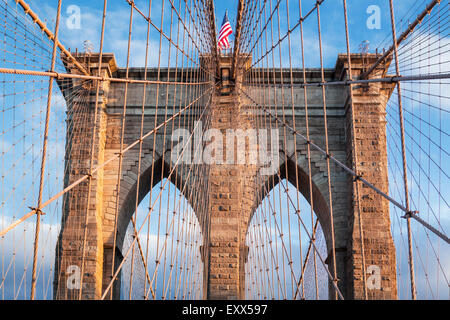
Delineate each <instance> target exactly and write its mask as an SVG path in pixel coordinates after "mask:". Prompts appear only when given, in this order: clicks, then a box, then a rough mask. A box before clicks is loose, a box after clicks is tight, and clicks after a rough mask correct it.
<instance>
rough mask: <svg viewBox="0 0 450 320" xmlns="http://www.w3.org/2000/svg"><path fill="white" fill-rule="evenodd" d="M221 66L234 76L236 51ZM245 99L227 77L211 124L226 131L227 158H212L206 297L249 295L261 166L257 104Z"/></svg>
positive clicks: (240, 296)
mask: <svg viewBox="0 0 450 320" xmlns="http://www.w3.org/2000/svg"><path fill="white" fill-rule="evenodd" d="M228 68H230V69H228ZM227 69H228V70H227ZM220 70H221V74H222V75H226V76H227V77H228V75H229V70H231V57H221V58H220ZM225 80H228V79H225ZM232 80H234V79H232ZM230 83H231V82H230ZM241 99H242V97H240V96H239V95H238V94H237V93H236V91H235V90H234V88H233V87H231V88H230V86H229V84H228V83H226V86H222V87H221V88H220V89H219V90H218V91H217V93H216V95H215V97H214V99H213V104H212V108H211V128H212V129H218V130H220V132H221V134H222V137H223V141H222V142H223V143H222V144H223V149H222V150H223V151H222V153H223V154H222V156H223V161H219V162H220V163H214V164H211V167H210V174H209V196H210V208H209V213H210V223H209V240H208V243H207V246H208V251H207V257H208V262H207V265H206V267H205V272H207V277H206V278H207V284H206V298H207V299H212V300H214V299H244V298H245V262H246V259H247V254H248V248H247V247H246V245H245V237H246V233H247V227H248V223H249V219H250V216H251V214H252V212H253V211H254V210H255V209H256V196H255V181H256V175H257V166H256V163H254V161H253V162H252V161H251V158H252V157H251V156H254V155H255V153H254V152H255V151H256V147H257V145H256V143H257V142H256V141H255V140H254V138H255V135H253V133H255V132H256V131H254V130H253V131H251V130H248V129H254V128H255V127H254V123H253V120H252V118H253V117H252V114H251V110H249V109H247V108H246V107H244V106H243V104H242V103H241Z"/></svg>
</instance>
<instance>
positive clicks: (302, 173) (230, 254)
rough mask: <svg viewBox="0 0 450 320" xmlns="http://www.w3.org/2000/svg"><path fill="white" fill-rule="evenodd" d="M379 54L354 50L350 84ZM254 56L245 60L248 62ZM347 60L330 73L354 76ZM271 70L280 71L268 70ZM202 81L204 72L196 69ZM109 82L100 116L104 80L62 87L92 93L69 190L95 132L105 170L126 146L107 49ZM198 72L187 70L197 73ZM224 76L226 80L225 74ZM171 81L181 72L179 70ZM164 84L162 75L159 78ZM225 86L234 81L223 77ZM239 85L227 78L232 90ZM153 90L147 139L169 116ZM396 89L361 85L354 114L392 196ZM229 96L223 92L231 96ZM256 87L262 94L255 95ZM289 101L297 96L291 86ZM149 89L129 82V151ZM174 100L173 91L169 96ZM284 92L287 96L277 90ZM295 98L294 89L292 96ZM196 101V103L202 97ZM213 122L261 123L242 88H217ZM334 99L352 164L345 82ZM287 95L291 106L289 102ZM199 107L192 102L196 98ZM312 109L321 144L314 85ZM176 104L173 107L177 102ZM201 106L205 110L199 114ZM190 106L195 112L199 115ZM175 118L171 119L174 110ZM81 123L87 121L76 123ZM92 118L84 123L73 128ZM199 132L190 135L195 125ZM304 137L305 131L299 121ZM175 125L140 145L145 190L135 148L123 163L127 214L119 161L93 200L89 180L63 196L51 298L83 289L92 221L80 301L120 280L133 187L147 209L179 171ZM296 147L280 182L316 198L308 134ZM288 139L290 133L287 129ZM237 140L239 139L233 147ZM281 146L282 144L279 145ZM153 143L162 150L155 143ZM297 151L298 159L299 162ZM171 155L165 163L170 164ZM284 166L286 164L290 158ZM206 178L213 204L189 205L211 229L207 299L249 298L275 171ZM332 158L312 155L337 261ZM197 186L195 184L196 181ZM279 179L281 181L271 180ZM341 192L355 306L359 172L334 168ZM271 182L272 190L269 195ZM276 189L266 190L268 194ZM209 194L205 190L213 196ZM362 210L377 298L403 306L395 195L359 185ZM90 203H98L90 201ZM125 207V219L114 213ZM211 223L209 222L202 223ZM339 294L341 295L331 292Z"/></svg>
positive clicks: (339, 209)
mask: <svg viewBox="0 0 450 320" xmlns="http://www.w3.org/2000/svg"><path fill="white" fill-rule="evenodd" d="M75 56H76V57H77V59H78V60H79V61H81V62H83V63H86V64H87V65H88V66H89V70H93V71H92V74H96V70H97V67H98V63H99V59H98V58H99V57H98V54H90V55H89V57H87V56H85V55H80V54H78V55H75ZM377 58H378V55H375V54H364V55H360V54H353V55H352V70H353V72H354V75H353V77H355V76H358V75H359V74H361V73H362V72H363V71H364V68H365V66H368V65H371V64H372V63H373V62H374V61H376V59H377ZM245 59H248V57H245ZM387 67H388V65H384V66H380V67H379V68H378V69H377V70H376V72H374V73H373V77H375V76H385V75H386V72H387ZM66 68H67V70H68V72H73V73H76V68H75V67H74V66H71V65H67V66H66ZM230 69H231V58H227V57H221V58H220V66H219V70H220V75H221V76H224V77H226V76H227V75H229V74H230V72H229V70H230ZM347 70H348V68H347V60H346V56H345V55H339V56H338V58H337V63H336V66H335V68H333V69H326V70H325V78H326V81H336V80H343V79H346V78H347V76H348V75H347ZM271 72H272V71H271ZM274 72H275V79H276V81H279V80H280V78H281V76H282V73H286V74H285V78H289V76H288V72H289V70H284V69H283V70H279V69H277V70H274ZM157 73H158V72H157V70H156V69H149V70H148V72H147V79H148V80H156V79H157ZM167 73H168V70H164V69H161V73H160V74H161V75H164V74H167ZM306 73H307V78H308V81H309V82H320V70H317V69H308V70H306ZM194 74H195V71H194ZM293 74H294V82H295V83H302V70H293ZM101 76H102V77H104V78H105V79H106V81H103V82H102V83H101V90H100V96H99V108H98V115H97V117H98V118H97V119H94V109H95V107H94V106H95V93H96V92H95V82H94V83H91V84H86V82H82V81H81V80H75V79H73V80H66V81H64V82H62V81H61V82H59V85H60V86H61V87H65V88H70V87H72V88H77V87H79V86H84V87H85V88H84V90H86V92H87V93H88V98H89V100H88V102H87V103H86V107H85V108H84V109H83V110H81V111H80V112H76V113H75V112H73V113H70V117H69V118H68V132H67V144H68V145H71V146H74V145H77V148H68V149H67V150H69V151H68V153H70V152H71V151H70V150H77V152H76V154H66V159H67V160H66V161H67V162H68V163H67V166H68V170H67V174H66V177H65V184H66V185H68V184H70V183H71V182H73V181H75V180H77V179H78V178H79V177H80V175H83V174H86V173H88V172H89V159H90V150H89V149H90V147H89V146H90V144H91V141H92V138H93V137H92V136H91V135H90V134H89V133H90V132H91V128H92V126H93V125H94V123H95V120H96V121H97V123H98V124H99V126H98V130H97V132H96V136H95V137H94V141H95V146H96V147H95V149H94V166H98V165H101V164H103V163H104V161H105V160H107V159H109V158H110V157H112V156H114V154H117V153H118V152H119V151H120V150H119V146H120V127H121V125H120V124H121V119H122V112H123V106H124V104H125V103H124V93H125V83H123V82H117V81H114V82H113V81H107V79H108V78H124V77H125V70H124V69H121V68H118V67H117V65H116V62H115V58H114V55H113V54H104V55H103V59H102V66H101ZM189 76H190V75H185V77H189ZM129 78H130V79H136V80H142V79H144V70H143V69H142V68H131V69H130V70H129ZM218 78H220V76H219V77H218ZM240 78H241V77H240V73H239V70H238V71H237V76H236V79H231V80H234V81H235V85H236V86H238V87H239V86H242V87H245V86H246V84H245V83H241V79H240ZM171 79H174V75H173V74H172V75H171ZM161 80H164V78H161ZM223 80H227V79H223ZM231 83H232V82H230V84H231ZM156 86H157V85H156V84H151V85H148V86H147V93H146V94H147V97H148V99H147V100H146V108H145V110H146V112H148V114H147V113H146V118H145V123H144V132H148V131H150V130H151V129H152V128H154V123H155V119H154V118H155V116H156V115H157V114H158V113H159V112H161V110H157V109H155V106H156V102H155V99H157V97H156V92H158V91H157V88H156ZM393 88H394V86H393V85H392V84H387V83H371V84H370V85H367V86H355V87H354V92H353V100H354V101H353V102H354V107H355V119H354V122H353V125H354V126H355V131H356V141H357V144H358V152H359V154H358V158H359V164H358V165H359V166H358V169H359V172H360V174H361V175H363V176H364V177H365V178H366V179H367V180H369V181H371V182H372V183H374V185H376V186H377V187H378V188H379V189H381V190H383V191H384V192H386V193H387V192H388V170H387V151H386V127H385V123H386V122H385V107H386V103H387V101H388V99H389V97H390V95H391V93H392V91H393ZM228 89H229V91H230V93H229V94H227V95H224V94H222V93H224V90H228ZM246 89H248V90H257V89H254V88H246ZM158 90H160V91H159V92H160V93H161V95H165V94H166V92H167V91H165V90H173V89H172V87H171V86H161V88H159V89H158ZM302 90H303V89H301V88H300V86H297V87H295V88H294V96H295V103H294V107H295V117H296V119H295V121H296V123H297V124H303V123H304V122H305V113H304V104H305V101H304V100H303V91H302ZM285 91H286V94H288V93H287V91H288V90H285ZM64 92H65V93H66V100H67V104H68V109H69V110H70V108H71V106H72V104H73V101H74V100H73V99H76V98H73V97H70V94H69V92H70V90H64ZM142 93H143V85H142V84H129V86H128V95H127V100H126V107H127V109H126V123H125V135H124V144H125V146H126V145H129V144H131V143H132V142H134V141H136V140H138V139H139V134H140V133H139V128H140V119H141V101H142ZM168 94H169V95H170V94H176V93H173V92H172V91H169V93H168ZM280 94H281V93H280ZM289 94H290V93H289ZM193 97H194V96H193ZM210 98H211V100H210V105H211V108H208V112H210V115H209V116H210V117H209V119H210V123H209V127H211V128H216V129H219V130H221V131H226V130H227V129H242V130H244V131H245V130H246V129H249V128H252V127H253V126H254V123H252V120H251V119H252V117H251V116H250V114H251V112H252V110H254V106H252V103H251V102H250V100H249V99H247V98H246V97H244V96H243V95H242V94H240V91H239V90H237V89H236V88H233V87H231V88H224V87H223V86H222V87H218V88H217V89H216V90H215V91H214V92H213V94H212V95H211V97H210ZM326 99H327V110H328V122H329V141H330V142H329V143H330V152H331V153H332V154H333V156H334V157H336V158H337V159H338V160H339V161H341V162H343V163H345V164H347V165H348V166H349V167H351V166H352V161H351V159H352V152H353V150H352V148H351V145H352V143H351V136H350V126H351V121H352V120H351V117H350V114H349V97H348V87H347V86H344V85H342V86H327V87H326ZM288 100H289V99H286V101H288ZM187 101H190V99H187ZM278 101H281V98H280V97H279V99H278ZM208 102H209V101H208V99H202V100H201V101H199V102H198V103H199V105H201V104H203V105H205V104H206V103H208ZM308 106H309V110H310V119H309V121H310V128H311V139H312V140H313V141H314V142H315V143H316V144H318V145H324V137H323V111H322V95H321V88H320V87H310V88H308ZM168 109H171V107H169V108H168ZM195 110H199V109H195ZM195 110H194V111H193V112H194V113H195V112H196V111H195ZM169 116H170V115H169ZM77 117H84V118H87V119H88V121H84V122H80V121H78V120H79V119H77ZM77 121H78V122H77ZM287 122H288V123H292V122H293V118H292V115H291V116H287ZM76 123H83V124H84V125H83V126H76V125H74V124H76ZM189 129H192V128H189ZM297 129H298V130H299V131H300V132H301V133H305V128H303V127H301V126H299V125H297ZM170 130H171V128H170V127H169V126H168V127H167V128H165V132H158V134H157V135H156V141H153V138H152V137H150V138H149V139H148V140H145V141H144V142H143V155H142V169H141V175H140V184H139V190H137V183H136V182H137V175H138V171H137V162H138V152H137V151H134V149H132V150H130V151H129V152H127V153H126V154H124V156H123V168H122V176H121V177H120V179H121V186H122V187H121V189H120V194H119V197H118V198H119V203H118V210H117V211H116V198H117V189H116V187H117V186H116V185H117V172H118V163H117V161H116V162H111V163H108V164H106V165H104V166H103V167H102V168H101V169H100V170H98V171H97V172H96V174H95V175H94V176H93V177H92V186H91V192H90V195H91V199H88V191H87V182H86V183H81V184H80V185H79V186H77V187H76V188H75V189H74V190H72V191H71V192H69V193H68V194H67V195H66V198H65V202H64V203H65V206H64V210H63V212H64V214H63V221H62V227H61V233H60V236H59V241H58V245H57V254H56V266H55V283H54V294H55V296H54V297H55V298H56V299H76V298H77V294H78V290H72V289H70V288H67V278H68V275H69V274H68V273H67V268H68V266H70V265H79V264H80V262H81V253H82V248H83V241H82V238H81V236H80V235H81V234H82V233H81V231H80V230H83V221H85V219H86V214H87V215H88V217H87V228H88V229H87V230H88V233H87V245H86V249H85V250H86V251H85V257H86V258H85V267H84V275H83V298H84V299H99V298H100V297H101V295H102V292H103V290H104V289H105V286H106V285H107V284H108V283H109V281H110V279H111V269H112V265H111V264H112V261H113V256H114V261H115V264H116V265H117V264H119V263H120V262H121V260H122V254H123V253H122V244H123V239H124V235H125V231H126V228H127V226H128V224H129V222H130V219H131V217H132V214H133V213H134V208H135V206H136V196H135V195H136V191H138V195H139V197H138V202H140V201H141V200H142V199H143V198H144V197H145V195H146V194H147V193H148V192H149V190H150V189H151V188H152V187H153V186H154V185H156V183H158V181H160V180H161V179H163V178H164V177H166V175H167V172H168V171H169V170H170V168H171V165H173V164H171V163H170V162H169V161H167V159H169V156H167V157H164V156H163V155H165V154H167V153H170V151H171V150H169V147H168V146H170V139H171V132H169V131H170ZM295 138H296V139H297V141H296V143H295V144H294V140H293V139H294V135H289V136H288V143H287V144H288V145H289V146H294V145H296V146H297V150H294V148H287V149H286V150H282V151H283V152H285V153H286V154H282V155H280V158H279V166H278V168H277V169H278V170H279V173H280V175H281V177H283V176H286V172H289V174H288V178H289V179H290V180H291V179H294V180H293V181H290V182H291V183H293V184H294V185H295V179H296V173H297V174H298V175H297V178H298V181H299V189H300V190H299V191H300V192H301V193H302V194H303V195H304V196H305V198H306V199H309V177H308V174H307V172H308V170H307V168H308V162H307V156H306V154H307V152H306V144H305V141H302V140H301V139H300V138H299V137H295ZM280 139H282V135H281V134H280ZM236 145H237V143H236ZM279 145H280V146H282V145H283V144H282V143H281V142H280V144H279ZM153 146H155V148H154V147H153ZM248 147H249V149H251V148H258V145H251V144H250V145H249V146H248ZM295 155H297V159H295V158H294V157H295ZM164 159H165V160H164ZM286 159H287V161H286ZM200 172H201V173H200V174H201V177H196V179H201V181H203V182H204V184H203V185H202V186H203V187H202V188H205V190H196V191H203V193H204V194H206V196H207V199H206V200H205V202H203V203H207V204H208V206H207V207H206V208H202V207H200V206H198V205H197V206H196V205H195V204H194V203H193V204H192V206H193V209H194V211H196V214H197V216H198V218H199V222H200V224H201V225H203V226H204V230H203V236H204V243H203V245H202V246H201V247H200V250H201V252H202V256H203V263H204V270H205V274H204V294H205V298H208V299H242V298H244V292H245V291H244V289H245V288H244V284H245V278H244V277H245V273H244V265H245V262H246V258H247V254H248V248H247V247H246V246H245V236H246V233H247V226H248V225H249V223H250V220H251V218H252V215H253V213H254V212H255V210H256V208H257V207H258V205H259V204H260V203H261V201H262V200H263V198H264V197H265V195H266V194H267V192H268V191H270V189H272V188H273V187H274V184H275V183H274V182H273V181H275V182H276V181H277V178H276V177H273V176H272V177H271V176H267V177H265V178H264V179H265V180H261V177H259V176H258V168H257V167H256V165H249V164H238V165H236V164H220V165H211V166H210V167H209V170H207V171H203V172H202V171H200ZM326 172H327V170H326V160H325V159H324V157H323V155H322V154H320V153H319V152H317V151H314V150H312V185H313V192H314V194H313V199H314V203H315V205H314V208H315V213H316V215H317V216H318V218H319V221H320V223H321V225H322V229H323V231H324V235H325V239H326V241H327V246H328V251H329V255H330V254H331V250H330V248H331V243H330V241H331V237H330V234H331V232H330V230H331V226H330V210H329V199H328V191H327V190H328V183H327V181H328V180H327V179H328V177H327V174H326ZM170 179H171V181H172V182H173V183H174V184H175V185H176V186H177V187H179V186H182V185H186V186H189V187H190V188H191V190H184V191H183V193H185V194H186V193H191V194H192V193H193V192H194V191H195V190H194V189H195V188H196V186H197V187H198V185H199V183H196V184H195V183H193V184H189V183H186V179H194V178H193V177H185V176H178V177H171V178H170ZM197 181H198V180H197ZM271 181H272V182H271ZM331 181H332V197H333V214H334V230H335V241H336V259H337V260H336V264H337V265H336V267H337V273H338V279H339V282H338V285H339V287H340V289H341V291H342V292H343V294H344V296H345V298H346V299H361V298H363V283H362V272H367V271H368V270H362V261H361V255H360V246H359V243H360V242H359V232H358V224H357V220H356V218H355V213H356V207H355V206H356V205H355V195H354V194H355V191H354V190H353V183H352V179H351V177H350V176H349V175H348V174H347V173H346V172H344V171H343V170H342V169H340V168H338V167H337V166H334V165H331ZM262 185H265V186H267V188H265V189H264V190H266V191H261V190H263V188H262ZM267 190H268V191H267ZM206 191H207V192H206ZM360 193H361V199H362V201H361V206H362V207H361V211H362V219H363V221H365V224H364V245H365V253H366V265H367V266H371V265H375V266H377V267H378V268H379V270H380V273H381V279H382V280H381V286H380V288H377V289H373V290H369V292H368V296H369V298H370V299H395V298H396V297H397V289H396V288H397V283H396V262H395V249H394V244H393V240H392V236H391V232H390V219H389V203H388V201H387V200H385V199H384V198H382V197H381V196H379V195H378V194H376V193H375V192H373V191H372V190H371V189H369V188H365V187H364V186H363V187H362V188H361V192H360ZM88 202H89V208H87V204H88ZM116 212H118V216H116ZM205 219H206V220H208V221H205ZM115 220H117V243H116V245H115V247H114V241H113V239H114V221H115ZM329 261H331V259H327V262H328V263H329V268H330V270H332V266H331V263H330V262H329ZM119 289H120V279H119V280H118V281H116V284H115V286H114V290H113V292H114V294H113V298H118V297H119ZM330 297H333V295H331V294H330Z"/></svg>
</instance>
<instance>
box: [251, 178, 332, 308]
mask: <svg viewBox="0 0 450 320" xmlns="http://www.w3.org/2000/svg"><path fill="white" fill-rule="evenodd" d="M286 190H287V192H285V191H286ZM297 204H298V209H299V210H300V216H301V218H302V221H303V223H304V226H303V225H302V224H301V223H300V221H299V219H298V216H297V215H296V211H297ZM317 220H318V218H317V215H316V214H313V215H312V216H311V206H310V204H309V203H308V201H307V199H306V198H305V197H304V196H303V195H302V193H301V192H300V191H297V189H296V187H295V186H294V185H293V184H291V183H290V182H289V181H288V180H286V179H282V180H281V181H280V182H278V183H276V185H275V186H274V187H273V188H272V189H271V190H270V191H269V192H268V193H267V194H266V196H265V198H264V199H263V200H262V201H261V203H260V205H259V206H258V208H257V209H256V211H255V213H254V214H253V216H252V220H251V221H250V224H249V228H248V232H247V236H246V245H247V246H248V247H249V253H248V259H247V263H246V266H245V275H246V277H245V279H246V285H245V288H246V292H245V295H246V296H245V297H246V299H280V300H281V299H328V294H329V292H328V291H329V288H328V276H327V273H326V270H325V267H324V264H323V263H322V262H321V261H320V259H319V257H318V255H317V254H316V251H315V250H314V247H313V246H311V241H310V238H309V237H308V235H307V233H306V232H305V227H306V229H307V231H308V233H309V234H310V235H312V234H313V232H314V234H315V245H316V247H317V249H318V250H319V254H320V255H321V256H322V257H326V256H327V244H326V241H325V236H324V232H323V231H322V227H321V224H320V222H319V221H317Z"/></svg>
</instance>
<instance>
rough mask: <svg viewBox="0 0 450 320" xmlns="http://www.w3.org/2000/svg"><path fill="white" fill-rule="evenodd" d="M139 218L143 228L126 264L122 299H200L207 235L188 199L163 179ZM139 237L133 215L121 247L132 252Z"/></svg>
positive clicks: (140, 208) (143, 202)
mask: <svg viewBox="0 0 450 320" xmlns="http://www.w3.org/2000/svg"><path fill="white" fill-rule="evenodd" d="M162 188H164V189H163V190H162ZM161 190H162V192H161V195H159V194H160V191H161ZM150 207H153V210H152V211H151V213H150V215H149V219H147V220H145V218H146V216H147V215H148V214H149V212H150V210H149V208H150ZM134 217H136V220H135V221H136V228H137V229H139V228H140V227H141V226H142V225H143V228H142V230H141V232H140V234H139V242H138V241H136V245H135V247H134V250H133V249H132V250H133V251H132V254H130V255H129V256H128V257H127V259H126V260H125V263H124V266H123V269H122V273H121V284H120V299H124V300H127V299H132V300H143V299H145V298H146V297H147V298H148V299H150V300H152V299H183V300H184V299H201V298H202V297H203V292H202V291H203V263H202V259H201V253H200V246H201V245H202V243H203V235H202V231H201V227H200V224H199V222H198V219H197V217H196V214H195V212H194V209H193V208H192V206H191V205H190V203H189V201H188V199H186V197H185V196H184V195H183V194H182V193H181V191H180V190H179V189H178V188H177V187H176V186H175V185H174V184H173V183H172V182H170V181H168V180H167V178H164V179H162V180H161V181H160V182H158V183H157V184H155V186H154V187H153V188H152V189H151V190H150V191H149V192H148V193H147V195H145V197H144V198H143V199H142V200H141V202H140V203H139V205H138V208H137V212H135V213H133V219H134ZM134 237H135V232H134V226H133V223H132V221H131V220H130V222H129V224H128V227H127V229H126V233H125V236H124V240H123V245H122V252H124V253H125V252H127V251H128V249H129V248H130V245H131V244H132V242H133V240H134ZM144 262H145V263H144Z"/></svg>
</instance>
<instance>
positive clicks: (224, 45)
mask: <svg viewBox="0 0 450 320" xmlns="http://www.w3.org/2000/svg"><path fill="white" fill-rule="evenodd" d="M232 33H233V30H232V29H231V25H230V21H228V13H227V12H225V16H224V17H223V22H222V27H221V28H220V32H219V43H218V46H219V49H220V50H224V49H228V48H229V47H230V42H229V41H228V36H229V35H230V34H232Z"/></svg>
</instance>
